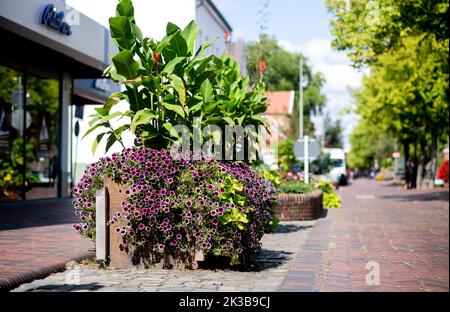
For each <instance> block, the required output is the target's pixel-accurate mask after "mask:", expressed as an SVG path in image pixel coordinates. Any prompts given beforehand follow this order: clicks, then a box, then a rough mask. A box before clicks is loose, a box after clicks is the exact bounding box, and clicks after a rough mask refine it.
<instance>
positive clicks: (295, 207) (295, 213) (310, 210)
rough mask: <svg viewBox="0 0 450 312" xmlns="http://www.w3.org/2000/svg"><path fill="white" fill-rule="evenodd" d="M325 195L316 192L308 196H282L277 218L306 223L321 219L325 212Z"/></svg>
mask: <svg viewBox="0 0 450 312" xmlns="http://www.w3.org/2000/svg"><path fill="white" fill-rule="evenodd" d="M322 201H323V193H322V191H320V190H314V191H312V192H309V193H306V194H280V195H278V205H277V207H276V216H277V218H278V219H279V220H281V221H306V220H315V219H318V218H319V217H320V215H321V214H322V210H323V203H322Z"/></svg>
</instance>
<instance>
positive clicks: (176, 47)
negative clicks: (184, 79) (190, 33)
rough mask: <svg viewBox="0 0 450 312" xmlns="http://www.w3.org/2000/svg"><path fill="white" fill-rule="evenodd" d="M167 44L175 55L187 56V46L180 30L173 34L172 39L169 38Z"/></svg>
mask: <svg viewBox="0 0 450 312" xmlns="http://www.w3.org/2000/svg"><path fill="white" fill-rule="evenodd" d="M169 46H170V48H171V50H172V51H173V52H175V54H176V55H177V56H187V54H188V46H187V43H186V40H185V39H184V38H183V36H182V35H181V33H180V32H177V33H175V34H174V35H173V38H172V40H170V43H169Z"/></svg>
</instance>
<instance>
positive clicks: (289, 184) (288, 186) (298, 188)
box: [279, 181, 315, 194]
mask: <svg viewBox="0 0 450 312" xmlns="http://www.w3.org/2000/svg"><path fill="white" fill-rule="evenodd" d="M279 189H280V192H281V193H286V194H290V193H295V194H305V193H309V192H312V191H314V189H315V188H314V186H313V185H311V184H307V183H303V182H298V181H285V182H282V183H281V185H280V187H279Z"/></svg>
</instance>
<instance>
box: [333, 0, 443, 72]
mask: <svg viewBox="0 0 450 312" xmlns="http://www.w3.org/2000/svg"><path fill="white" fill-rule="evenodd" d="M326 6H327V8H328V10H329V11H330V12H331V14H332V15H333V16H334V18H333V20H332V22H331V26H332V34H333V35H334V36H335V39H334V41H333V46H334V47H335V48H336V49H338V50H341V51H348V55H349V56H350V58H351V59H352V61H353V63H354V65H355V66H358V67H359V66H363V65H366V64H372V63H374V62H377V61H378V57H379V56H380V55H382V54H384V53H386V52H389V51H394V50H395V49H397V48H398V47H401V46H402V45H403V44H402V41H403V40H404V39H405V38H406V37H408V36H411V35H413V36H416V35H419V36H421V35H423V34H425V35H426V36H428V37H430V38H431V39H432V40H436V42H437V43H438V45H439V46H441V48H442V49H443V50H447V53H448V42H449V39H448V38H449V32H448V24H447V20H448V6H449V3H448V0H402V1H398V0H372V1H367V0H352V1H344V0H326Z"/></svg>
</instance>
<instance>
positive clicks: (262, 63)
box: [259, 60, 266, 75]
mask: <svg viewBox="0 0 450 312" xmlns="http://www.w3.org/2000/svg"><path fill="white" fill-rule="evenodd" d="M265 70H266V62H265V61H263V60H261V61H259V73H260V74H261V75H262V74H264V72H265Z"/></svg>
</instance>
